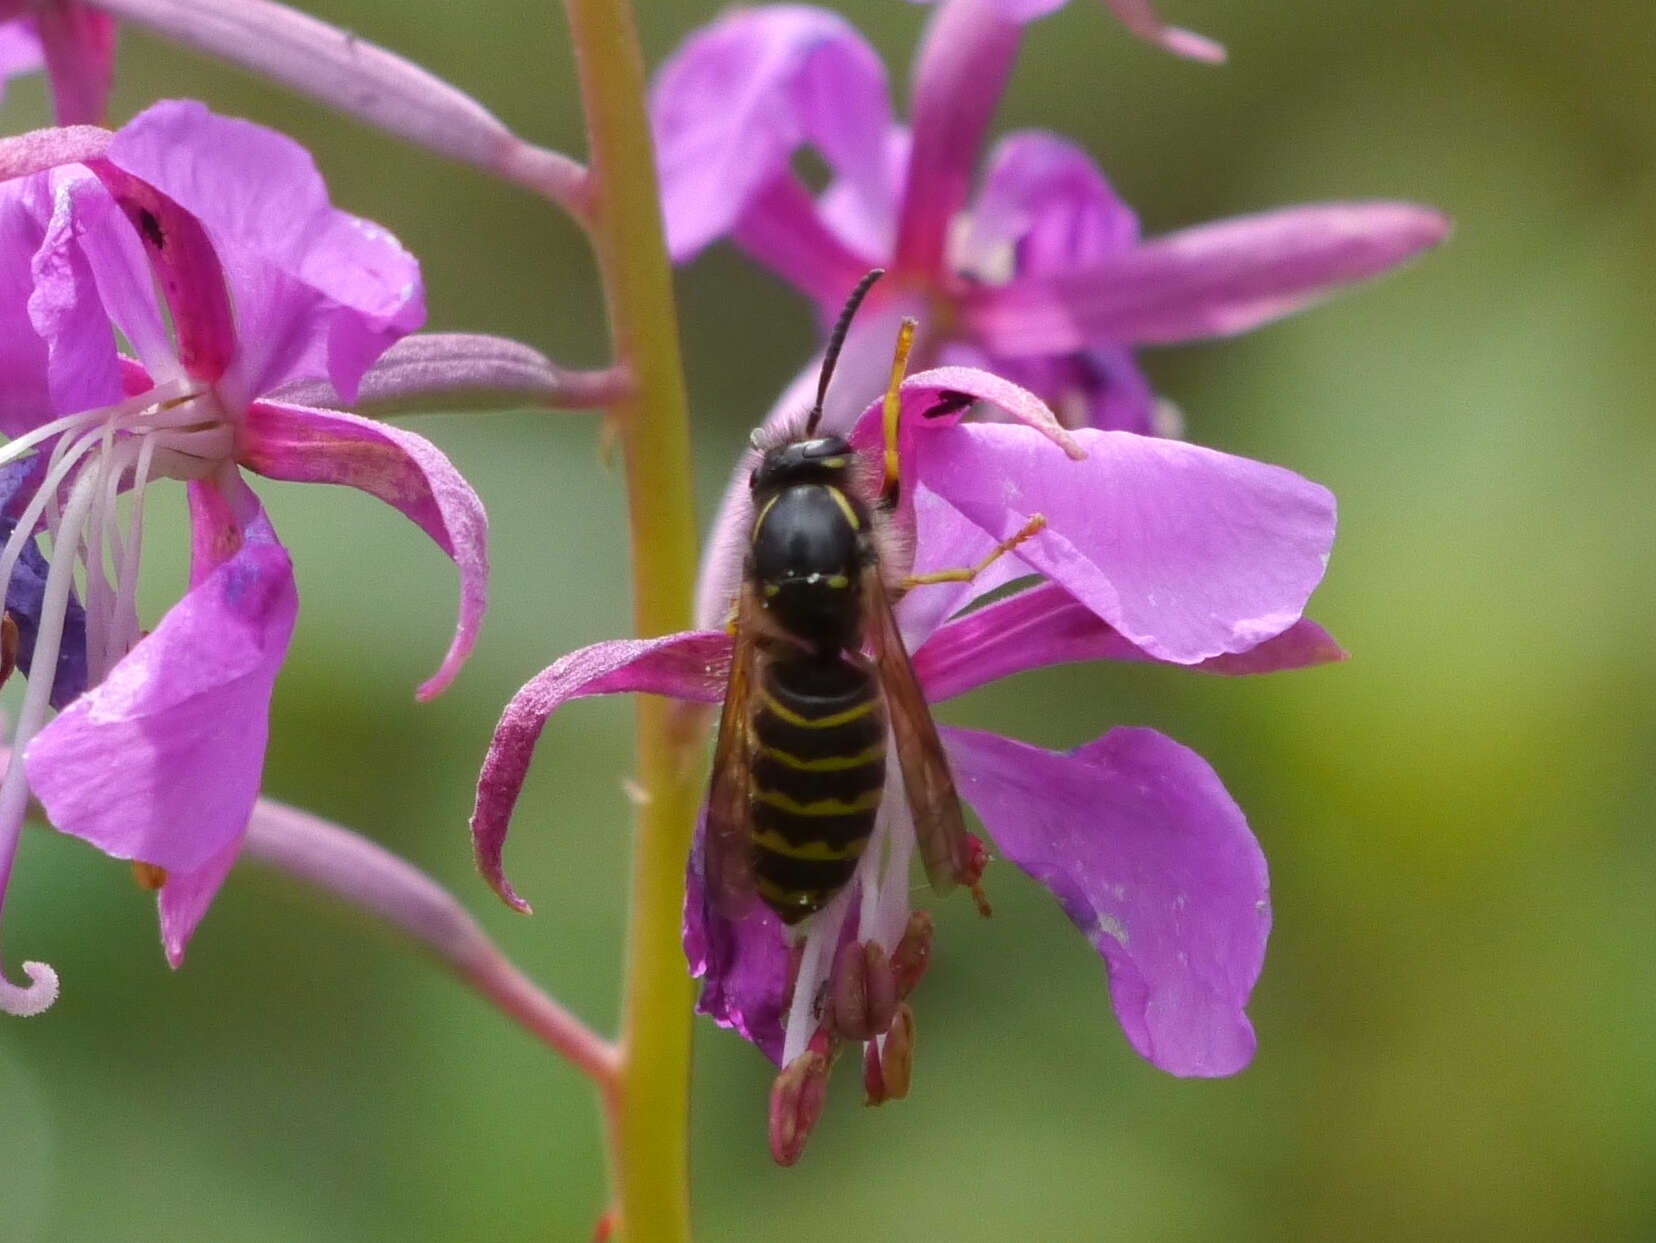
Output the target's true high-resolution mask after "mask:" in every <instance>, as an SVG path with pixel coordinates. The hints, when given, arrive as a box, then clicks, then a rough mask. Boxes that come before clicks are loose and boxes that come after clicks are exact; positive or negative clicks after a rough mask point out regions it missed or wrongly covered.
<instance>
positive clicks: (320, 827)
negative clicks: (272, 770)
mask: <svg viewBox="0 0 1656 1243" xmlns="http://www.w3.org/2000/svg"><path fill="white" fill-rule="evenodd" d="M246 857H247V858H252V859H258V860H260V861H261V862H263V863H266V864H269V865H270V866H272V867H276V868H279V869H281V870H282V871H284V872H287V873H288V874H289V875H292V876H297V877H299V878H300V879H301V880H306V881H309V882H310V883H311V884H313V885H315V886H317V887H318V888H320V889H325V890H327V891H328V892H330V893H333V894H336V895H338V896H339V897H342V898H344V899H345V900H346V901H347V902H350V903H352V904H353V905H355V906H359V907H363V908H364V909H366V910H370V911H373V912H374V913H375V914H377V915H380V916H382V917H384V918H385V919H387V920H389V921H390V922H391V923H393V924H395V925H396V926H397V927H399V928H401V929H402V930H403V931H404V932H406V933H408V934H409V935H410V936H412V937H413V938H414V939H415V940H417V941H419V942H421V943H422V944H424V945H425V946H426V947H427V948H429V949H430V950H431V951H432V952H433V953H435V954H436V955H437V956H438V957H439V958H440V959H442V960H443V962H444V963H446V964H447V965H448V966H449V967H450V968H451V969H452V970H453V971H454V973H455V974H456V975H457V976H459V977H460V979H461V980H462V981H463V982H464V983H465V984H466V985H467V986H469V987H470V988H472V989H473V990H474V991H475V992H477V993H478V994H479V995H480V996H482V997H484V998H486V999H487V1000H488V1001H489V1002H491V1003H492V1004H493V1005H494V1006H495V1008H496V1009H498V1010H499V1011H501V1012H502V1013H503V1014H505V1015H506V1017H507V1018H509V1019H511V1020H512V1021H513V1022H514V1023H516V1024H518V1026H520V1027H522V1028H524V1029H525V1030H526V1031H528V1032H531V1033H533V1034H534V1035H535V1036H537V1037H539V1038H540V1039H541V1040H542V1041H544V1042H545V1043H546V1045H547V1046H548V1047H549V1048H551V1049H552V1050H553V1051H554V1052H555V1053H558V1054H559V1055H561V1056H562V1057H563V1058H564V1059H565V1060H567V1061H568V1062H569V1063H570V1064H571V1065H573V1066H574V1067H575V1068H576V1069H577V1070H579V1071H580V1072H581V1073H582V1074H584V1075H586V1076H587V1078H589V1079H591V1080H592V1081H593V1082H594V1083H595V1084H597V1085H598V1087H599V1088H600V1090H601V1091H603V1092H604V1094H605V1096H606V1098H607V1096H608V1094H609V1093H610V1092H611V1091H612V1089H613V1085H614V1080H615V1076H616V1071H617V1066H618V1056H617V1052H616V1048H615V1046H614V1045H612V1044H611V1043H610V1042H609V1041H607V1040H605V1039H603V1038H602V1037H601V1036H599V1035H597V1034H596V1033H595V1032H593V1031H592V1029H591V1028H589V1027H587V1026H586V1024H584V1023H582V1022H581V1021H580V1020H579V1019H577V1018H576V1017H575V1016H574V1015H572V1014H570V1013H569V1011H567V1010H565V1009H564V1008H563V1007H562V1006H561V1005H559V1004H558V1003H557V1002H556V1001H554V1000H553V999H552V998H551V997H549V996H547V995H546V993H544V992H543V991H542V990H541V989H540V988H539V987H537V986H536V984H535V983H534V982H533V981H532V980H530V979H529V978H528V977H527V976H525V975H524V974H523V972H521V971H519V970H518V969H517V968H516V967H515V966H513V965H512V963H511V962H510V961H509V960H508V959H507V958H506V956H505V955H504V954H503V953H501V952H500V950H499V948H498V947H496V945H495V944H494V942H492V941H491V940H489V937H488V934H487V933H485V932H484V931H483V929H482V928H481V927H479V926H478V924H477V921H476V920H474V919H473V918H472V917H471V916H470V915H469V914H468V913H467V912H466V910H465V908H464V907H462V906H461V905H460V903H459V902H458V901H456V900H455V898H454V896H453V895H452V894H450V893H449V892H448V890H446V889H444V888H443V887H442V886H441V885H439V884H438V883H437V882H436V881H434V880H432V879H431V877H429V876H427V875H426V874H425V873H424V872H422V871H420V870H419V869H418V868H417V867H415V866H414V865H413V864H411V863H409V862H408V861H407V860H405V859H402V858H400V857H399V856H397V855H395V854H392V853H391V852H390V851H388V850H386V849H384V848H383V847H381V846H378V845H376V844H375V843H373V842H371V841H369V840H368V839H367V838H364V837H359V836H358V835H357V834H355V833H352V832H349V831H348V830H346V829H342V828H339V827H338V826H336V825H332V824H329V823H328V822H326V821H324V820H320V819H318V818H317V817H315V816H312V815H309V814H307V813H305V812H303V811H300V810H298V809H297V808H293V807H288V806H285V805H284V804H282V803H277V802H272V801H271V800H269V799H260V800H259V802H258V804H257V805H256V806H255V807H254V809H253V816H252V819H251V820H250V821H249V822H248V826H247V844H246Z"/></svg>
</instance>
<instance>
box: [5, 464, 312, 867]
mask: <svg viewBox="0 0 1656 1243" xmlns="http://www.w3.org/2000/svg"><path fill="white" fill-rule="evenodd" d="M196 486H197V488H198V489H199V488H202V485H196ZM239 502H240V498H238V503H239ZM197 512H198V515H199V514H200V513H201V512H202V510H201V509H198V511H197ZM218 517H219V518H220V520H222V519H223V517H224V514H223V513H221V514H219V515H218ZM198 520H199V517H198ZM236 529H237V531H238V532H239V534H240V537H241V546H240V548H239V549H237V550H236V551H235V552H234V554H233V555H231V556H230V557H229V559H228V560H224V561H222V562H220V563H219V564H217V566H216V567H215V568H213V569H211V570H210V571H209V572H207V573H205V574H203V575H201V576H200V577H198V578H197V579H196V581H195V583H194V585H193V586H192V587H191V588H190V590H189V591H188V592H187V593H186V594H185V596H184V598H183V599H182V600H180V601H179V602H178V603H177V604H176V605H174V606H173V607H172V608H171V609H170V610H168V612H167V614H166V616H164V617H163V618H162V619H161V623H160V625H158V626H157V627H156V628H155V630H154V631H153V632H151V633H150V634H149V635H148V636H146V637H145V638H144V639H142V640H140V642H139V643H138V645H137V646H136V647H135V648H133V649H132V651H131V652H129V653H128V654H127V655H126V656H125V657H124V658H122V659H121V661H120V662H119V663H117V664H116V666H115V667H114V669H113V670H111V671H110V674H109V676H108V677H107V678H106V679H105V680H104V681H103V682H102V683H100V684H99V685H98V686H96V687H94V688H93V689H92V690H90V691H88V692H87V693H86V694H84V695H82V696H81V697H80V698H79V699H77V700H76V701H75V702H74V703H72V704H70V705H69V707H68V708H66V709H65V710H64V711H63V713H62V714H60V715H59V716H58V717H57V719H56V720H54V721H53V722H52V723H51V724H50V725H48V726H47V727H46V728H45V729H44V730H42V731H41V732H40V734H38V735H37V736H36V737H35V739H34V740H33V741H32V742H31V743H30V744H29V746H28V748H27V749H26V750H25V752H24V757H23V758H24V763H25V764H26V765H27V771H28V775H29V783H30V786H31V787H32V789H33V790H34V792H35V795H36V797H38V798H39V799H40V802H41V804H42V806H44V807H45V809H46V814H47V817H48V818H49V819H50V820H51V822H52V823H53V824H54V825H56V826H57V827H58V828H59V829H61V830H62V831H63V832H65V833H69V834H72V835H73V836H75V837H80V838H84V839H85V840H86V841H89V842H91V843H92V844H93V845H94V846H96V847H98V848H99V849H100V850H102V851H104V852H105V853H106V854H110V855H114V856H116V857H117V858H122V859H139V860H142V861H144V862H146V863H153V864H157V865H159V866H160V867H163V868H165V869H166V870H167V871H168V872H169V873H172V872H175V871H176V872H180V873H187V872H193V871H195V870H197V869H199V868H202V867H205V866H206V865H207V864H208V862H209V861H210V860H211V859H212V858H213V857H214V856H215V855H217V854H218V853H219V852H220V851H222V850H223V849H225V847H227V846H228V845H229V844H230V843H231V842H233V841H235V840H236V839H237V837H239V835H240V834H241V832H242V830H243V829H244V828H245V827H246V824H247V817H248V813H249V811H250V810H251V808H252V806H253V800H254V799H255V798H256V797H257V796H258V792H259V777H260V773H261V771H262V769H263V767H264V753H265V742H266V738H267V736H268V732H269V711H270V693H271V688H272V685H273V684H274V682H275V679H276V672H277V670H278V669H279V668H280V666H281V663H282V658H283V656H284V655H286V653H287V645H288V640H289V638H290V637H291V635H292V633H293V621H294V617H295V614H296V613H297V611H298V603H299V602H298V597H297V595H296V593H295V591H294V586H293V567H292V564H291V562H290V561H289V560H288V555H287V552H286V551H285V550H284V549H283V548H282V546H281V545H280V544H279V543H278V542H277V540H276V534H275V532H274V531H273V530H272V529H271V527H270V523H269V521H268V520H267V519H266V518H265V517H264V515H263V513H262V511H258V510H255V511H254V512H253V513H252V515H251V516H250V517H244V518H242V519H241V520H240V521H239V522H238V524H237V528H236ZM228 542H230V541H229V539H228V537H227V536H226V535H224V534H222V533H221V534H219V535H218V536H217V544H218V546H221V547H222V546H223V545H224V544H226V543H228ZM207 546H208V545H207V542H206V541H203V540H198V543H197V548H198V552H199V551H200V550H202V549H203V548H205V547H207Z"/></svg>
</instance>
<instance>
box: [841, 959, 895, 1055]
mask: <svg viewBox="0 0 1656 1243" xmlns="http://www.w3.org/2000/svg"><path fill="white" fill-rule="evenodd" d="M829 997H830V1000H831V1005H830V1009H829V1014H828V1015H827V1016H826V1022H827V1023H828V1024H829V1025H831V1026H832V1028H833V1030H834V1031H835V1032H836V1033H837V1034H838V1035H840V1036H842V1037H844V1038H845V1039H846V1040H872V1039H873V1038H874V1037H875V1036H878V1035H881V1034H882V1033H883V1032H884V1031H885V1030H886V1028H888V1027H890V1026H891V1019H892V1016H893V1015H894V1014H895V1013H896V1011H897V979H896V976H895V975H894V974H893V972H892V969H891V962H890V960H889V959H888V958H887V957H886V952H885V947H884V946H883V945H881V944H880V943H879V942H878V941H866V942H859V941H853V942H851V943H849V944H847V945H844V946H841V947H840V951H839V954H838V955H837V956H836V957H835V959H834V973H833V976H832V978H831V983H830V992H829Z"/></svg>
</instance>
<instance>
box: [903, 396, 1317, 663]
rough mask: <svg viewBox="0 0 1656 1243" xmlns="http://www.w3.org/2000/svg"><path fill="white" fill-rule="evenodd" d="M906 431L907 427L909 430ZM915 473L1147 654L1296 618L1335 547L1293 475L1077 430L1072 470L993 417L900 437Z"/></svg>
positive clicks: (1261, 632)
mask: <svg viewBox="0 0 1656 1243" xmlns="http://www.w3.org/2000/svg"><path fill="white" fill-rule="evenodd" d="M917 422H918V420H917ZM913 436H914V441H915V443H914V445H913V446H912V449H913V456H911V457H910V458H909V459H908V460H909V461H911V462H913V463H914V476H915V478H916V479H918V480H920V481H922V482H924V483H925V484H926V485H927V486H928V487H930V488H932V489H933V490H934V491H935V492H937V493H938V495H940V496H942V497H943V498H944V499H945V500H947V501H949V502H950V504H952V505H954V506H955V507H956V508H957V509H959V510H960V511H961V512H962V513H963V514H965V515H966V516H967V517H968V518H970V519H971V520H972V521H973V522H975V523H977V524H978V525H979V526H981V527H982V528H983V529H984V530H985V531H986V532H988V533H989V534H990V535H993V536H995V537H996V538H997V539H1006V538H1010V537H1011V536H1012V535H1014V534H1015V533H1017V532H1018V531H1019V530H1020V529H1022V528H1024V527H1025V525H1026V524H1027V523H1028V521H1029V520H1030V518H1031V517H1032V516H1033V515H1036V514H1042V515H1044V516H1045V518H1046V526H1045V527H1044V528H1043V529H1042V530H1040V531H1038V532H1037V533H1035V534H1034V535H1033V536H1032V537H1031V538H1029V539H1027V540H1026V541H1025V542H1024V543H1022V544H1021V545H1019V547H1018V556H1019V557H1020V558H1021V559H1022V560H1023V561H1024V562H1026V563H1027V564H1028V565H1029V566H1030V567H1031V568H1032V569H1034V570H1036V571H1038V572H1039V573H1041V574H1043V575H1044V576H1045V577H1047V578H1048V579H1050V580H1051V581H1053V582H1055V583H1059V584H1062V585H1063V586H1064V588H1065V589H1066V590H1068V591H1069V592H1070V594H1071V595H1073V596H1074V597H1076V598H1077V599H1078V600H1080V601H1081V602H1082V603H1083V604H1085V605H1086V606H1087V607H1088V608H1090V609H1092V610H1093V611H1094V612H1095V613H1097V614H1098V616H1099V617H1101V618H1103V619H1104V620H1105V621H1106V622H1108V623H1109V624H1110V625H1111V626H1113V627H1114V628H1115V629H1116V630H1118V631H1120V632H1121V634H1122V635H1123V636H1125V637H1126V638H1127V639H1128V640H1129V641H1130V642H1132V643H1133V644H1135V645H1136V646H1138V647H1141V648H1143V649H1144V650H1145V651H1146V652H1149V653H1150V654H1151V655H1152V656H1154V657H1156V658H1157V659H1160V660H1167V661H1172V662H1174V663H1177V664H1195V663H1197V662H1198V661H1202V660H1206V659H1207V658H1208V657H1210V656H1217V655H1219V654H1220V653H1222V652H1243V651H1247V650H1248V649H1249V648H1252V647H1255V646H1257V645H1258V644H1259V643H1262V642H1263V641H1264V640H1266V639H1268V638H1270V637H1272V636H1273V635H1276V634H1280V633H1281V632H1282V631H1284V630H1286V629H1287V628H1288V627H1289V626H1291V625H1293V624H1294V622H1296V621H1297V620H1299V617H1300V614H1301V613H1302V612H1303V610H1304V607H1305V602H1306V601H1307V600H1308V599H1309V598H1310V595H1311V592H1312V590H1313V589H1314V588H1315V587H1316V585H1317V583H1318V582H1320V581H1321V579H1322V576H1323V572H1324V570H1325V569H1326V567H1327V564H1328V555H1329V552H1330V551H1331V549H1332V547H1333V543H1334V497H1333V494H1332V493H1330V492H1329V491H1328V490H1327V489H1326V488H1324V487H1321V486H1320V485H1318V484H1315V483H1312V482H1310V481H1309V480H1307V479H1302V478H1301V477H1300V476H1298V475H1296V474H1294V473H1293V472H1292V471H1288V470H1284V469H1282V468H1281V467H1277V466H1267V465H1264V464H1263V463H1259V462H1252V461H1249V460H1248V459H1246V458H1240V457H1233V456H1231V455H1229V454H1225V453H1219V452H1216V451H1214V450H1212V449H1204V448H1200V447H1198V446H1196V445H1188V444H1183V443H1181V442H1178V441H1171V440H1161V439H1157V438H1154V437H1149V436H1134V435H1131V434H1129V433H1127V432H1100V431H1094V430H1092V429H1090V428H1089V429H1082V430H1080V431H1078V432H1076V433H1074V438H1075V439H1076V440H1077V441H1079V442H1080V443H1081V444H1082V445H1083V446H1084V447H1085V449H1086V452H1087V456H1086V458H1085V460H1083V461H1079V462H1077V461H1073V460H1069V459H1066V458H1065V456H1064V455H1063V454H1061V453H1059V452H1058V450H1057V449H1056V448H1055V447H1054V446H1053V445H1051V444H1049V443H1047V441H1046V440H1045V439H1044V438H1043V437H1042V436H1041V435H1040V434H1039V433H1037V432H1035V431H1032V430H1031V429H1028V428H1024V427H1018V426H1016V425H1013V424H1005V423H963V424H960V425H958V426H955V427H950V428H947V429H946V430H944V429H933V428H928V427H925V426H919V427H917V428H915V429H914V431H913Z"/></svg>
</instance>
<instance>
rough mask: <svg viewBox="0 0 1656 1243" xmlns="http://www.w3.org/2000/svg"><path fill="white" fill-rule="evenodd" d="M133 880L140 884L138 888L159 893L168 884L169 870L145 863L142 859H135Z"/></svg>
mask: <svg viewBox="0 0 1656 1243" xmlns="http://www.w3.org/2000/svg"><path fill="white" fill-rule="evenodd" d="M132 879H133V880H135V881H137V882H138V888H140V889H147V890H148V891H149V892H150V893H159V892H160V891H161V886H162V885H165V884H166V883H167V869H166V868H163V867H157V866H156V865H155V864H153V863H145V862H144V861H143V860H141V859H134V860H133V861H132Z"/></svg>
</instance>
